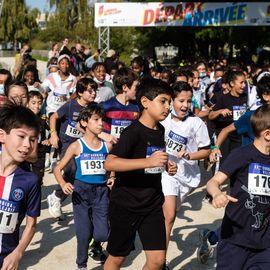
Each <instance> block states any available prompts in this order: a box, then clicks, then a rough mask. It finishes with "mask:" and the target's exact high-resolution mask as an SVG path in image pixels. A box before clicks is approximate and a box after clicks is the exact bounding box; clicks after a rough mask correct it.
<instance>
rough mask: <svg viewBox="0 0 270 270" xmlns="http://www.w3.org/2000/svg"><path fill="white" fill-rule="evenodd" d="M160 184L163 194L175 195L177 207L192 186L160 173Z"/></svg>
mask: <svg viewBox="0 0 270 270" xmlns="http://www.w3.org/2000/svg"><path fill="white" fill-rule="evenodd" d="M161 184H162V191H163V194H164V196H169V195H173V196H176V197H177V199H176V202H177V208H179V206H180V205H181V204H182V203H183V201H184V200H185V198H186V197H187V195H188V194H189V193H190V192H191V191H192V187H189V186H187V185H185V184H183V183H181V182H180V181H178V180H177V179H175V178H174V177H168V176H166V175H165V176H164V175H162V180H161Z"/></svg>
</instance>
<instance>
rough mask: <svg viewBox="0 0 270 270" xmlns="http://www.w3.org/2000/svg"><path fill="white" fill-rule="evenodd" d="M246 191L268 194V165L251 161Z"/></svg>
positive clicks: (269, 183)
mask: <svg viewBox="0 0 270 270" xmlns="http://www.w3.org/2000/svg"><path fill="white" fill-rule="evenodd" d="M248 192H249V193H251V194H254V195H264V196H270V166H268V165H262V164H259V163H251V164H249V168H248Z"/></svg>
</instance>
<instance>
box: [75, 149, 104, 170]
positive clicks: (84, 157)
mask: <svg viewBox="0 0 270 270" xmlns="http://www.w3.org/2000/svg"><path fill="white" fill-rule="evenodd" d="M105 159H106V154H102V153H98V154H81V157H80V164H81V170H82V175H89V174H90V175H95V174H106V170H105V169H104V161H105Z"/></svg>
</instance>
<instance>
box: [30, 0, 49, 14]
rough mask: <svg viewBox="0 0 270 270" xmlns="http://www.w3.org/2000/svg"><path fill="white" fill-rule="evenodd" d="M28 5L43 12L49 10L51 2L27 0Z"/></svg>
mask: <svg viewBox="0 0 270 270" xmlns="http://www.w3.org/2000/svg"><path fill="white" fill-rule="evenodd" d="M25 2H26V5H27V6H29V7H31V8H38V9H39V10H40V11H41V12H44V11H48V10H49V1H47V0H25Z"/></svg>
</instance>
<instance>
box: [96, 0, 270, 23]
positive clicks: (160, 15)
mask: <svg viewBox="0 0 270 270" xmlns="http://www.w3.org/2000/svg"><path fill="white" fill-rule="evenodd" d="M226 25H227V26H231V25H237V26H247V25H253V26H256V25H260V26H261V25H270V2H257V3H256V2H250V3H248V2H228V3H199V2H198V3H197V2H189V3H188V2H172V3H169V2H166V3H165V2H153V3H96V4H95V26H96V27H105V26H118V27H119V26H195V27H196V26H199V27H201V26H226Z"/></svg>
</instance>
